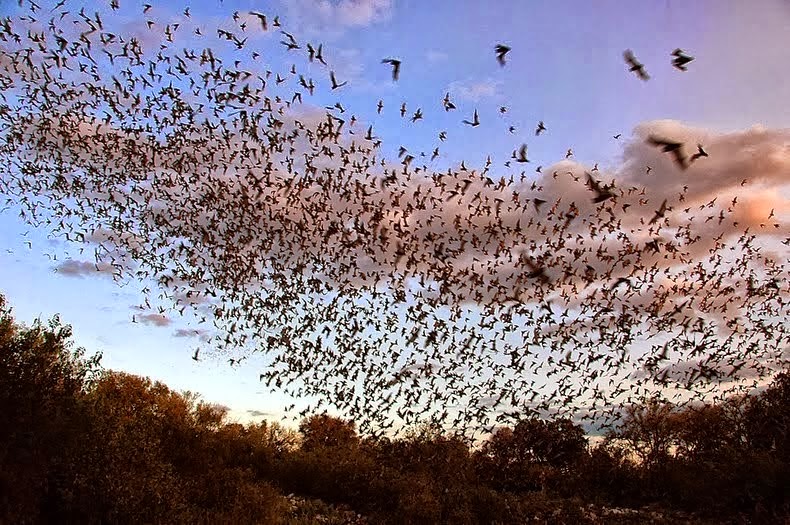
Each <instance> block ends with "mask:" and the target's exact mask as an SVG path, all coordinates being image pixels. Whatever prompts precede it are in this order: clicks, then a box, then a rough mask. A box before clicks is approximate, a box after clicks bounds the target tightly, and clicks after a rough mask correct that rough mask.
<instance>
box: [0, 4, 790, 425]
mask: <svg viewBox="0 0 790 525" xmlns="http://www.w3.org/2000/svg"><path fill="white" fill-rule="evenodd" d="M39 3H40V4H41V6H42V9H43V10H44V11H49V9H50V8H51V6H52V5H54V3H53V2H46V1H41V2H39ZM150 3H152V4H154V7H153V8H152V9H151V10H150V11H149V13H147V14H146V15H145V16H143V15H142V4H143V2H130V1H127V0H121V9H120V10H119V11H118V12H117V13H112V12H111V11H110V9H109V2H97V3H86V4H84V5H85V6H86V7H87V8H86V10H87V11H93V10H99V11H100V12H101V13H103V17H104V20H105V24H106V25H107V26H108V27H114V28H116V30H117V31H118V32H119V33H120V32H123V31H125V30H127V31H128V30H133V31H142V29H141V26H142V25H143V24H144V22H143V20H144V19H151V20H155V21H159V20H169V21H171V22H174V21H177V20H181V21H182V22H183V23H184V24H185V25H186V21H185V20H183V18H184V17H183V15H182V12H183V10H184V8H186V7H187V6H188V7H189V9H190V13H191V19H190V22H191V23H192V24H198V25H199V26H201V27H205V28H206V34H207V35H208V34H212V37H211V38H212V41H213V42H216V39H215V38H214V36H213V31H214V30H213V29H212V28H216V27H217V26H218V25H219V26H221V27H222V26H223V24H228V23H229V17H230V16H231V15H232V14H233V12H234V11H238V12H239V13H240V14H241V15H242V16H246V15H245V14H246V12H247V11H249V10H255V11H260V12H263V13H266V14H267V15H268V17H269V24H272V22H273V19H274V17H275V16H277V15H279V16H280V20H281V21H282V24H283V29H284V30H286V31H289V32H292V33H293V34H294V36H295V37H296V38H297V40H299V41H300V42H305V41H308V40H309V41H311V42H316V43H317V42H323V44H324V50H325V51H324V53H325V57H326V59H327V61H328V62H329V63H330V67H331V68H332V69H333V70H335V71H336V73H337V76H338V80H339V81H344V80H348V82H349V84H348V86H346V87H344V88H341V89H340V90H337V91H331V90H330V89H329V88H328V86H327V82H328V79H327V78H326V72H325V71H324V70H323V68H321V67H320V66H318V65H317V64H309V63H307V61H306V60H305V59H304V57H303V56H301V55H297V52H287V51H285V49H284V48H283V46H281V45H280V44H279V43H278V42H279V40H280V39H281V38H282V35H280V34H277V33H275V32H273V31H269V32H268V33H266V34H261V33H260V32H258V33H253V32H252V30H251V29H250V31H251V35H253V36H251V37H250V43H249V44H248V45H247V48H246V49H245V50H244V52H243V53H241V54H240V56H239V58H240V59H241V60H243V61H251V57H250V54H251V53H252V51H253V50H257V51H258V52H259V53H260V54H261V59H260V61H261V62H260V63H259V64H258V65H257V66H256V67H259V68H261V69H263V70H266V69H270V70H271V71H273V72H282V73H283V74H285V73H286V72H287V70H288V68H290V66H291V64H292V63H298V64H299V68H300V71H304V73H305V76H312V77H314V78H315V79H316V83H318V84H319V89H317V91H316V95H315V96H314V97H312V98H310V99H309V104H312V105H314V106H316V107H317V108H320V107H322V106H324V105H332V104H334V103H335V102H338V101H339V102H341V103H342V105H343V106H344V107H345V108H346V113H345V116H346V117H348V118H350V115H352V114H353V115H355V116H356V117H357V119H358V120H359V121H360V122H359V123H358V124H356V127H355V130H356V133H359V134H364V132H365V129H366V128H367V126H368V125H372V126H373V129H374V133H375V134H376V135H377V136H379V137H381V138H382V139H383V141H384V145H383V148H384V149H383V151H382V155H386V156H388V157H389V158H394V157H395V155H396V152H397V150H398V147H399V146H404V147H406V148H407V149H408V151H409V152H410V153H412V154H414V155H416V156H418V155H419V153H420V152H424V153H426V155H428V156H429V157H430V155H431V152H432V151H433V149H434V148H435V147H439V148H440V151H441V156H440V157H439V159H437V161H435V162H434V163H432V164H430V166H429V167H430V168H431V169H436V170H439V171H443V170H446V169H447V168H448V167H451V166H452V167H457V166H458V164H459V163H460V162H461V161H462V160H463V161H465V162H466V164H467V165H469V166H470V167H471V166H477V167H478V168H480V167H481V166H482V165H483V163H484V162H485V159H486V156H487V155H491V156H492V157H494V158H496V159H507V158H508V157H509V156H510V152H511V151H512V150H514V149H516V148H517V147H518V146H519V145H520V144H521V143H527V144H528V146H529V151H530V158H531V160H532V163H531V164H530V165H529V170H530V171H531V170H533V169H534V168H535V167H536V166H538V165H545V166H549V165H552V164H553V163H556V162H558V161H560V160H562V159H563V158H564V157H565V152H566V150H567V149H568V148H572V149H573V152H574V160H576V161H577V162H580V163H583V164H585V165H587V166H592V165H593V164H594V163H599V164H600V168H601V170H606V169H608V170H610V171H611V173H616V172H617V171H618V170H619V169H620V166H621V164H622V162H623V160H624V158H625V156H626V152H625V149H624V148H625V145H626V144H627V143H628V142H629V141H630V140H632V139H633V130H634V129H635V128H636V127H637V126H639V125H641V124H642V123H645V122H650V121H656V120H662V119H672V120H677V121H680V122H682V123H683V124H684V125H686V126H689V127H693V128H695V129H699V130H704V131H705V132H706V133H709V134H711V135H712V136H713V135H716V134H726V133H733V132H741V131H744V130H748V129H751V128H752V127H753V126H755V125H760V126H763V127H764V128H767V129H785V128H787V127H788V126H790V105H788V104H787V101H788V100H790V72H789V71H790V69H788V67H787V64H790V33H788V32H787V30H786V28H787V27H790V4H787V3H786V2H780V1H770V0H764V1H756V2H735V1H732V2H730V1H726V2H720V1H709V2H704V1H700V2H680V1H672V0H667V1H664V0H661V1H653V2H639V3H624V2H616V1H601V2H580V1H557V2H548V1H546V2H543V1H533V2H519V1H512V2H497V3H496V4H494V3H492V2H483V1H481V2H471V1H469V2H464V1H449V0H448V1H430V2H421V1H419V2H418V1H399V0H342V1H340V2H338V1H330V0H322V1H321V0H298V1H293V2H289V1H286V0H283V1H282V2H234V1H232V0H225V1H224V2H222V3H219V2H182V1H181V0H177V1H172V2H167V3H160V2H156V1H155V0H151V1H150ZM80 5H83V4H80V3H79V2H76V1H75V2H72V1H70V0H68V1H67V2H66V7H68V8H69V9H71V10H72V11H75V12H76V11H77V10H78V9H79V7H80ZM494 5H496V7H493V6H494ZM626 6H627V8H625V7H626ZM62 9H65V7H64V8H62ZM23 11H24V10H21V9H19V8H17V7H15V4H10V3H6V4H4V6H3V7H0V14H2V15H6V14H7V15H10V16H18V15H19V14H21V13H23ZM42 18H45V17H44V16H42ZM254 23H255V19H254V18H251V19H250V25H252V24H254ZM147 34H148V36H147V38H148V39H150V42H148V43H155V41H156V38H158V37H156V36H153V35H152V34H151V33H147ZM179 38H181V37H179ZM190 38H191V37H190V36H189V35H187V34H184V35H183V39H184V40H183V41H181V40H180V41H179V43H180V42H183V44H184V45H185V46H186V45H189V42H190V40H189V39H190ZM497 43H504V44H507V45H509V46H510V47H511V48H512V50H511V52H510V53H509V54H508V57H507V65H506V66H505V67H500V66H499V65H498V64H497V62H496V60H495V57H494V52H493V48H494V45H495V44H497ZM676 47H680V48H683V49H684V50H686V51H687V52H688V53H689V54H690V55H692V56H694V57H695V60H694V61H693V62H692V63H691V64H690V65H689V69H688V71H687V72H680V71H677V70H675V69H674V68H673V67H672V66H671V57H670V52H671V51H672V50H673V49H675V48H676ZM625 49H632V50H633V51H634V53H635V55H636V56H637V58H638V59H639V60H640V61H641V62H642V63H644V64H645V66H646V68H647V70H648V72H649V74H650V75H651V77H652V78H651V80H650V81H648V82H642V81H640V80H639V79H638V78H636V77H635V76H634V75H633V74H631V73H629V72H628V71H627V68H626V66H625V64H624V62H623V59H622V53H623V51H624V50H625ZM298 53H303V50H300V51H299V52H298ZM388 57H395V58H399V59H401V60H402V61H403V65H402V69H401V77H400V80H399V81H398V82H397V83H394V82H392V81H391V79H390V76H389V75H390V70H389V68H388V66H386V65H384V64H381V63H380V61H381V59H383V58H388ZM289 89H292V88H289ZM286 91H287V89H285V88H283V92H286ZM448 92H449V93H450V95H451V97H452V99H453V101H454V103H455V104H456V106H457V107H458V109H457V110H456V111H451V112H445V111H444V109H443V108H442V103H441V100H442V98H443V97H444V95H445V93H448ZM305 97H306V98H307V96H306V93H305ZM378 100H382V101H383V103H384V111H383V112H382V115H378V114H377V113H376V104H377V102H378ZM403 102H406V104H407V107H408V113H407V118H406V119H401V118H400V116H399V115H398V113H397V111H398V109H399V107H400V105H401V103H403ZM500 106H506V107H507V112H506V113H504V114H502V113H500V112H499V110H498V108H499V107H500ZM417 108H420V109H421V110H422V111H423V113H424V115H425V116H424V119H423V120H421V121H418V122H416V123H411V121H410V119H409V118H408V117H410V116H411V115H412V114H413V112H414V111H415V110H416V109H417ZM475 110H477V111H478V112H479V114H480V120H481V125H480V126H479V128H474V129H473V128H470V127H467V126H463V125H461V120H462V119H470V118H471V116H472V113H473V112H474V111H475ZM541 120H542V121H544V122H545V125H546V127H547V128H548V130H547V132H545V133H544V134H542V135H541V136H540V137H535V135H534V130H535V126H536V125H537V123H538V121H541ZM509 126H514V127H515V128H516V130H515V133H512V134H511V133H509V132H508V127H509ZM443 130H446V131H447V133H448V140H447V141H446V142H440V141H439V140H438V138H437V136H438V133H439V132H440V131H443ZM615 134H622V137H621V139H620V140H615V139H614V138H613V135H615ZM416 162H418V163H422V160H421V159H419V158H418V160H417V161H416ZM528 173H529V172H528ZM529 174H530V176H533V175H534V174H533V173H529ZM781 182H782V181H781V180H780V183H781ZM783 183H784V188H785V189H784V190H782V189H781V188H782V185H781V184H780V185H779V189H777V190H776V193H773V194H770V195H768V194H766V195H768V196H767V197H765V198H766V199H768V201H766V202H771V203H772V204H776V205H777V206H786V205H787V202H788V200H787V198H788V196H787V193H786V183H787V178H785V179H784V181H783ZM765 191H769V190H768V189H766V190H765ZM771 191H773V190H771ZM771 199H774V200H771ZM781 209H782V210H785V211H787V209H786V208H781ZM15 211H16V210H15V208H13V207H12V208H11V209H9V210H7V211H5V212H3V213H0V248H2V251H0V291H1V292H2V293H3V294H5V295H6V297H7V299H8V300H9V302H10V304H11V305H12V306H13V308H14V310H15V314H16V317H17V318H18V319H19V320H22V321H30V320H32V319H33V318H35V317H39V316H40V317H44V318H47V317H49V316H51V315H53V314H55V313H59V314H60V315H61V318H62V319H63V320H64V321H65V322H67V323H69V324H71V325H72V326H73V327H74V333H75V339H76V341H77V343H78V344H79V345H82V346H85V347H86V348H88V349H89V350H91V351H93V350H97V351H101V352H103V354H104V360H103V362H104V364H105V366H107V367H109V368H114V369H120V370H125V371H128V372H132V373H136V374H141V375H147V376H150V377H152V378H155V379H159V380H162V381H164V382H165V383H167V384H168V385H169V386H171V387H173V388H176V389H179V390H181V389H185V390H191V391H194V392H198V393H200V394H202V395H203V396H204V398H205V399H206V400H208V401H211V402H217V403H221V404H223V405H226V406H228V407H230V408H231V409H232V415H233V416H234V417H237V418H239V419H240V420H242V421H246V420H248V419H250V418H255V417H259V416H260V415H261V414H267V415H268V417H272V416H274V417H276V416H279V415H280V414H281V413H282V407H283V406H284V405H286V404H288V403H290V402H291V400H290V399H288V398H287V397H285V396H284V395H283V396H278V395H276V394H274V395H273V394H270V393H268V392H265V391H264V389H263V388H262V387H261V385H260V384H259V382H258V373H259V369H260V366H261V364H262V361H261V360H262V358H261V357H260V356H255V355H253V356H252V357H250V359H248V360H247V361H245V362H244V363H242V364H241V365H239V366H236V367H230V366H229V365H228V364H227V363H226V361H225V358H222V357H219V356H212V355H209V354H208V353H206V354H205V355H204V357H203V360H202V361H200V362H197V363H196V362H194V361H193V360H192V359H191V355H192V351H193V348H195V345H196V341H195V340H194V339H193V338H188V337H176V336H175V335H174V334H175V332H176V330H178V329H179V328H187V327H186V325H185V323H184V322H183V320H181V319H179V318H178V317H177V316H172V317H169V319H170V321H169V322H168V324H167V325H166V326H155V325H153V324H143V323H140V322H137V323H132V322H131V321H132V315H134V314H135V311H134V310H133V309H132V307H133V306H134V305H136V304H139V303H140V301H141V300H142V299H141V295H140V288H141V287H142V286H141V285H140V284H139V283H135V282H131V283H128V284H127V285H126V286H123V287H121V286H119V285H118V284H117V283H115V282H113V281H112V279H110V278H108V277H107V276H106V275H100V276H97V275H91V274H89V273H88V274H79V275H77V276H67V275H64V272H62V271H61V272H56V271H54V270H53V268H55V267H56V266H57V265H58V264H59V263H60V262H62V261H63V260H64V258H65V257H66V255H65V251H68V252H69V253H71V254H72V256H75V254H76V251H77V250H78V247H76V246H71V247H68V246H65V245H64V244H63V243H62V242H60V241H58V242H53V241H51V240H49V239H47V235H46V232H44V231H41V230H35V229H32V228H30V227H28V226H26V225H24V224H23V223H22V222H21V220H20V219H19V217H18V215H17V214H16V213H15ZM28 242H29V243H30V244H29V245H28V244H27V243H28ZM785 254H786V252H785ZM53 256H57V257H58V258H59V261H54V260H52V259H51V258H52V257H53ZM138 315H139V314H138Z"/></svg>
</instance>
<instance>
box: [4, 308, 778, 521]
mask: <svg viewBox="0 0 790 525" xmlns="http://www.w3.org/2000/svg"><path fill="white" fill-rule="evenodd" d="M70 336H71V331H70V329H69V327H67V326H63V325H61V324H60V322H59V321H58V319H57V318H55V319H53V320H52V321H50V322H49V323H48V324H43V323H41V322H39V321H37V322H35V323H34V324H33V325H32V326H31V327H25V326H21V325H18V324H17V323H15V322H14V321H13V318H12V316H11V312H10V309H9V308H7V307H6V306H5V303H4V300H3V298H2V296H0V522H3V523H6V522H7V523H27V522H54V521H57V522H79V523H119V522H124V523H125V522H141V523H165V522H166V523H275V524H276V523H293V524H301V523H337V524H341V523H347V524H352V523H360V524H361V523H404V524H406V523H409V524H420V523H431V524H433V523H453V524H465V523H469V524H471V523H523V522H526V521H537V522H566V523H567V522H578V523H600V522H606V523H645V522H652V523H703V522H705V520H711V521H714V522H716V521H725V520H732V519H734V520H736V521H748V520H753V521H755V522H766V523H770V522H776V523H780V522H782V521H783V520H786V519H787V517H788V516H789V515H790V492H789V491H788V490H787V487H788V486H790V440H789V439H788V432H787V430H788V423H789V422H790V420H789V418H790V416H788V414H790V374H789V373H784V374H780V375H778V376H777V377H776V378H775V380H774V382H773V383H772V384H771V385H770V386H768V387H767V388H765V389H764V390H762V391H760V392H755V393H753V394H752V395H748V396H741V397H734V398H730V399H727V400H723V401H720V402H718V403H716V404H707V405H694V406H686V407H679V406H676V405H672V404H670V403H668V402H665V401H661V400H658V399H648V400H645V401H643V402H641V403H637V404H634V405H633V406H631V407H628V408H627V410H626V411H625V413H624V416H623V419H622V421H621V423H620V425H619V426H618V427H617V428H615V429H613V430H612V431H611V432H610V433H609V434H608V435H607V436H606V438H605V439H603V440H602V441H599V442H597V443H595V444H594V445H593V446H590V445H589V444H588V438H587V436H585V434H584V431H583V430H582V428H581V427H580V426H579V425H576V424H575V423H573V421H571V420H569V419H554V420H542V419H537V418H532V419H523V420H521V421H519V422H517V423H516V424H515V425H514V426H513V427H512V428H509V427H502V428H499V429H497V430H496V431H495V432H494V433H493V434H492V435H491V436H490V437H489V438H488V439H487V440H486V441H485V442H484V443H482V444H481V445H480V446H478V447H470V445H469V443H468V442H467V441H466V440H465V439H464V438H463V437H462V436H459V435H455V434H453V433H452V432H448V431H446V430H445V429H442V428H440V427H437V426H432V425H423V426H419V427H416V428H414V429H412V430H411V431H409V432H407V433H406V435H405V436H404V437H400V438H390V437H382V436H379V437H375V438H374V437H368V436H360V435H359V434H358V433H357V431H356V425H355V423H354V421H349V420H344V419H340V418H336V417H332V416H329V415H327V414H317V415H313V416H309V417H307V418H306V419H304V420H303V421H302V422H301V424H300V425H299V429H298V432H296V431H294V430H290V429H288V428H285V427H283V426H281V425H279V424H277V423H271V422H266V421H263V422H260V423H257V424H248V425H241V424H239V423H234V422H229V421H227V413H226V409H225V408H224V407H221V406H217V405H212V404H209V403H205V402H202V401H201V400H200V399H199V397H198V396H196V395H194V394H191V393H189V392H185V393H177V392H174V391H172V390H170V389H169V388H168V387H167V386H166V385H164V384H162V383H160V382H157V381H152V380H150V379H148V378H141V377H137V376H134V375H130V374H125V373H121V372H112V371H105V370H102V369H101V368H100V366H99V359H100V357H99V356H93V357H91V358H86V356H85V352H84V350H82V349H73V348H72V345H71V342H70ZM283 493H290V494H291V495H290V496H288V497H287V498H286V497H284V496H282V494H283ZM646 506H647V507H646Z"/></svg>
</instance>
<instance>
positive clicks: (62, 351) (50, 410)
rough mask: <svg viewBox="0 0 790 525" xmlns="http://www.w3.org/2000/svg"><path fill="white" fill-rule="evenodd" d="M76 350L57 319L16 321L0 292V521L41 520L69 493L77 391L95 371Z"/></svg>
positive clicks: (78, 422)
mask: <svg viewBox="0 0 790 525" xmlns="http://www.w3.org/2000/svg"><path fill="white" fill-rule="evenodd" d="M84 354H85V352H84V350H83V349H74V348H73V346H72V343H71V328H70V327H69V326H64V325H62V324H61V323H60V320H59V319H58V318H57V317H55V318H53V319H52V320H51V321H50V322H49V323H48V324H44V323H42V322H40V321H36V322H35V323H33V325H32V326H30V327H24V326H21V325H18V324H16V323H15V322H14V320H13V317H12V315H11V309H10V308H9V307H8V306H7V305H6V303H5V298H4V297H3V296H2V295H0V522H8V523H17V522H25V521H29V520H32V521H39V520H46V519H47V513H48V512H49V511H50V510H51V509H53V508H54V507H57V506H58V504H57V503H56V502H57V501H58V500H60V499H64V498H65V499H68V498H69V497H70V494H69V487H68V480H69V478H70V477H71V475H72V473H73V471H74V464H75V462H76V461H77V458H78V455H77V454H78V451H77V449H78V447H79V444H80V441H81V439H82V437H83V436H82V432H83V430H84V427H83V426H82V425H83V423H84V419H83V417H82V412H81V406H80V400H81V395H82V393H83V391H84V389H85V388H86V387H87V385H89V383H90V381H92V380H93V379H95V378H96V377H97V375H98V373H99V370H100V369H99V360H100V356H99V355H94V356H93V357H91V358H89V359H85V358H84Z"/></svg>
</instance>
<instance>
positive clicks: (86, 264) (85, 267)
mask: <svg viewBox="0 0 790 525" xmlns="http://www.w3.org/2000/svg"><path fill="white" fill-rule="evenodd" d="M54 270H55V271H56V272H57V273H59V274H60V275H64V276H66V277H80V278H82V277H88V276H94V275H103V276H112V274H113V272H114V271H115V268H114V267H113V266H112V265H111V264H109V263H104V262H100V263H94V262H90V261H77V260H74V259H68V260H66V261H63V262H62V263H60V264H59V265H57V266H55V267H54Z"/></svg>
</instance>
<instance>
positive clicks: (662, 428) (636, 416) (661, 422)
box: [610, 398, 678, 470]
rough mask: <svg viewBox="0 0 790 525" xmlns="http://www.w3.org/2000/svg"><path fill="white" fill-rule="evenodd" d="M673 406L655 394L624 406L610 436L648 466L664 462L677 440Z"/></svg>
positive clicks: (643, 464) (649, 467) (652, 467)
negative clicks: (637, 402) (639, 402)
mask: <svg viewBox="0 0 790 525" xmlns="http://www.w3.org/2000/svg"><path fill="white" fill-rule="evenodd" d="M677 428H678V426H677V418H676V417H675V406H674V405H673V404H672V403H669V402H666V401H662V400H660V399H658V398H651V399H647V400H646V401H645V402H644V403H642V404H634V405H630V406H628V407H626V409H625V416H624V418H623V421H622V423H621V424H620V426H619V428H617V429H616V430H615V431H614V432H613V433H612V434H610V437H611V438H614V439H617V440H619V441H621V442H622V443H624V444H625V445H626V446H627V447H628V449H629V450H630V451H631V452H633V453H634V454H635V455H636V456H637V458H638V459H639V461H640V463H641V464H642V466H644V467H645V468H646V469H648V470H651V469H654V468H656V467H658V466H659V465H661V464H664V463H665V462H666V460H667V458H669V457H670V453H671V451H672V447H673V445H674V444H675V443H676V441H677Z"/></svg>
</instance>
